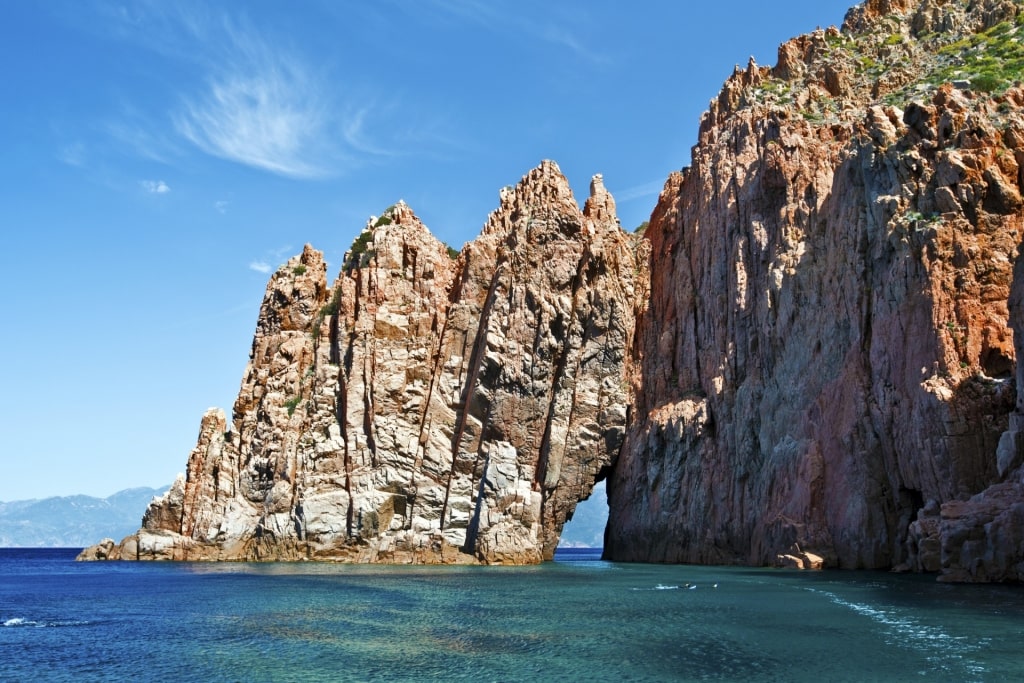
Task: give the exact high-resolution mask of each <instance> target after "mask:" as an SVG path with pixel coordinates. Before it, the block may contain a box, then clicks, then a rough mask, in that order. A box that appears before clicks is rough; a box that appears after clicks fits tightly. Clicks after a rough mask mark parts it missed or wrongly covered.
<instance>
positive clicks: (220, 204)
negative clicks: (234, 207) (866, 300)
mask: <svg viewBox="0 0 1024 683" xmlns="http://www.w3.org/2000/svg"><path fill="white" fill-rule="evenodd" d="M229 204H231V202H229V201H227V200H226V199H218V200H217V201H215V202H214V203H213V208H214V210H215V211H216V212H217V213H220V214H224V213H227V212H228V205H229Z"/></svg>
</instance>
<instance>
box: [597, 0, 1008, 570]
mask: <svg viewBox="0 0 1024 683" xmlns="http://www.w3.org/2000/svg"><path fill="white" fill-rule="evenodd" d="M939 5H941V11H939V10H938V9H937V8H938V6H939ZM1020 11H1021V8H1020V6H1019V5H1017V4H1015V3H1012V2H986V3H966V2H964V3H958V2H945V3H935V2H892V1H890V2H877V1H876V2H867V3H865V4H864V5H862V6H860V7H858V8H855V9H854V10H851V13H850V15H849V16H848V18H847V23H846V26H845V27H844V29H843V31H842V32H840V31H838V30H836V29H829V30H827V31H818V32H816V33H813V34H811V35H808V36H803V37H801V38H797V39H794V40H793V41H790V42H789V43H787V44H785V45H783V46H782V47H781V48H780V50H779V63H778V65H777V66H776V67H775V68H774V69H771V68H767V67H760V66H758V65H756V64H754V63H753V62H751V63H750V64H749V65H748V66H747V68H746V69H737V70H736V73H735V74H734V75H733V77H732V78H731V79H730V80H729V81H728V82H727V83H726V85H725V87H724V89H723V91H722V94H721V96H720V97H719V98H718V99H717V100H716V101H715V102H713V103H712V106H711V109H710V111H709V112H708V113H707V114H706V115H705V117H704V120H703V121H702V124H701V129H700V139H699V144H698V145H697V146H696V147H695V149H694V155H693V160H692V166H691V167H689V168H687V169H684V170H683V172H682V173H680V174H676V175H674V176H672V177H671V178H670V179H669V181H668V183H667V184H666V186H665V189H664V191H663V193H662V195H661V198H660V201H659V203H658V206H657V208H656V209H655V211H654V214H653V216H652V220H651V225H650V228H649V229H648V230H647V233H646V234H647V236H648V238H649V239H650V243H651V263H650V273H651V282H650V288H651V290H650V291H651V295H650V300H649V302H648V304H647V307H646V309H645V310H641V311H640V314H639V317H638V330H637V334H636V337H635V338H636V346H635V348H634V351H633V355H634V356H635V357H636V358H637V363H638V365H637V372H638V374H639V378H638V379H637V380H636V385H637V386H638V387H640V390H639V391H638V392H637V403H636V406H635V411H634V419H633V421H632V423H631V426H630V429H629V433H628V437H627V442H626V445H625V448H624V451H623V453H622V455H621V456H620V459H619V462H618V465H617V467H616V470H615V472H614V475H613V476H612V478H611V480H610V482H609V486H608V491H609V500H610V506H611V511H610V521H609V529H608V533H607V535H606V549H605V550H606V555H607V556H608V557H611V558H614V559H622V560H644V561H658V562H699V563H743V564H759V565H760V564H767V565H771V564H783V565H789V566H794V565H796V564H797V560H799V563H800V564H804V563H805V560H804V558H807V559H808V560H811V561H810V564H811V565H813V564H815V562H814V561H813V560H812V559H811V558H813V557H820V558H821V561H822V563H823V564H824V565H825V566H832V567H848V568H884V567H891V566H894V565H899V564H901V563H904V562H910V563H912V564H913V563H914V562H917V564H916V566H915V568H918V569H928V570H938V569H940V570H942V571H944V572H946V574H947V575H949V576H950V577H954V578H956V579H957V580H960V579H964V578H969V579H971V580H1002V579H1003V578H1013V574H1012V573H1006V572H1005V571H1004V569H1005V568H1006V567H1009V566H1010V565H1012V564H1013V562H1012V561H1011V560H1010V559H1007V558H1003V559H999V560H993V562H992V563H991V566H992V567H993V569H992V571H991V572H988V571H987V570H985V571H982V570H977V571H976V570H975V569H973V567H975V565H977V564H978V558H980V557H982V556H984V555H985V553H991V552H993V550H992V549H993V548H995V547H998V548H1002V550H999V551H996V554H998V553H1004V552H1005V553H1008V554H1009V555H1011V556H1013V557H1015V558H1017V559H1016V561H1017V562H1020V561H1021V560H1022V559H1024V558H1022V557H1021V545H1020V542H1019V539H1020V538H1021V537H1020V536H1016V537H1015V538H1016V539H1018V540H1017V541H1015V542H1008V539H1011V538H1014V536H1013V534H1015V533H1017V532H1018V531H1019V530H1020V528H1021V526H1020V512H1021V508H1019V507H1017V505H1019V504H1020V503H1021V501H1022V498H1021V496H1020V490H1019V486H1018V484H1016V483H1012V482H1011V480H1014V478H1015V477H1017V478H1019V474H1015V473H1014V472H1016V470H1014V471H1013V472H1011V471H1009V470H1010V469H1012V468H1013V467H1014V466H1016V465H1019V463H1020V458H1019V456H1017V455H1015V451H1014V452H1013V453H1010V452H1009V451H1008V449H1009V446H1006V447H1004V449H1003V451H1007V455H1005V456H1001V458H1000V459H999V462H997V456H996V453H997V445H998V444H999V442H1000V437H1001V434H1002V433H1003V432H1004V430H1006V429H1007V426H1008V414H1009V413H1010V411H1011V410H1012V409H1013V403H1014V398H1015V391H1014V382H1013V379H1012V377H1011V375H1012V371H1013V368H1014V365H1015V359H1016V352H1015V350H1014V346H1013V334H1012V331H1011V329H1010V327H1009V324H1008V322H1009V321H1008V316H1009V310H1008V305H1007V300H1008V297H1009V294H1010V288H1011V282H1012V281H1013V280H1014V278H1013V263H1014V261H1015V260H1016V258H1017V254H1018V245H1019V243H1020V240H1021V235H1022V228H1024V224H1022V211H1021V207H1022V202H1021V195H1020V192H1021V171H1020V164H1021V163H1022V162H1024V148H1022V146H1021V142H1022V136H1021V134H1020V131H1022V130H1024V128H1022V126H1024V118H1022V116H1021V111H1022V105H1024V93H1022V92H1021V91H1020V90H1019V89H1014V88H1010V89H1009V90H1007V91H1006V92H1005V93H1003V92H1002V90H1003V89H1004V87H1005V84H1003V85H999V86H995V85H993V84H992V83H991V82H989V81H986V82H985V83H984V85H985V86H986V88H988V86H992V90H993V91H992V92H988V91H985V90H982V89H981V87H980V86H979V87H972V86H971V83H970V82H969V81H968V82H967V83H964V84H958V85H957V86H956V87H954V85H953V84H951V83H950V82H949V81H948V79H947V78H946V75H945V73H946V72H945V71H944V70H945V69H946V68H947V66H948V65H949V64H952V63H953V61H954V60H956V59H962V60H966V61H967V62H969V61H970V60H969V58H968V57H969V55H970V54H971V53H970V52H969V50H970V48H967V47H959V44H957V43H956V41H957V40H961V39H963V40H964V41H965V42H964V43H963V45H965V46H967V45H972V44H976V43H980V42H985V43H986V44H992V43H994V42H998V41H1000V40H1003V38H1001V37H1000V36H1003V35H1005V36H1015V35H1017V32H1019V31H1020V29H1019V28H1017V27H1016V24H1015V23H1014V22H1015V17H1016V16H1017V14H1018V13H1019V12H1020ZM1004 21H1005V22H1009V23H1005V24H1001V23H1000V22H1004ZM947 23H948V24H949V26H948V27H946V24H947ZM944 27H945V28H944ZM938 30H948V31H953V32H954V33H950V34H948V35H942V34H939V35H936V34H934V32H935V31H938ZM957 31H959V32H962V33H963V34H964V36H961V35H957V34H956V33H955V32H957ZM965 36H966V37H965ZM1013 40H1019V36H1018V37H1017V38H1013ZM972 41H973V42H972ZM947 48H948V49H947ZM1011 49H1015V48H1012V46H1011ZM964 55H967V57H965V56H964ZM943 59H944V60H946V61H942V60H943ZM968 67H969V64H968V65H967V66H965V67H964V69H963V73H965V74H970V68H968ZM963 78H968V76H963ZM978 83H979V84H981V83H982V81H981V80H980V79H979V80H978ZM1016 433H1017V432H1012V434H1016ZM1016 438H1017V437H1016V436H1013V437H1004V441H1007V440H1010V441H1011V442H1012V443H1013V444H1016V440H1015V439H1016ZM1002 461H1005V462H1006V463H1007V464H1006V465H1005V466H1001V465H1000V462H1002ZM989 487H994V488H989ZM983 491H985V492H986V493H982V492H983ZM979 494H980V495H981V499H974V498H972V496H977V495H979ZM976 500H977V501H978V502H975V501H976ZM926 510H927V511H932V512H938V511H939V510H941V515H942V522H941V524H940V525H938V526H939V527H941V529H942V530H941V531H940V532H938V533H939V534H940V536H941V539H934V542H933V543H932V545H933V546H934V545H935V544H936V543H937V544H938V546H939V547H941V551H940V556H941V557H940V558H938V561H937V562H936V561H934V560H933V559H928V560H927V561H917V560H915V558H916V557H923V556H927V555H928V553H927V552H925V553H923V554H922V553H921V552H918V551H916V550H913V548H912V546H914V545H915V544H918V545H920V543H919V540H920V539H919V537H920V536H921V533H922V532H921V531H920V529H919V527H915V526H914V525H913V524H912V523H913V522H915V520H916V519H918V516H919V513H920V514H922V515H924V514H925V511H926ZM990 520H996V521H997V522H998V524H991V523H990ZM925 545H928V544H927V543H926V544H925ZM794 549H799V554H798V553H796V552H795V551H794ZM1015 571H1017V570H1015Z"/></svg>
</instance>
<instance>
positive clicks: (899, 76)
mask: <svg viewBox="0 0 1024 683" xmlns="http://www.w3.org/2000/svg"><path fill="white" fill-rule="evenodd" d="M1022 79H1024V7H1022V5H1021V3H1019V2H1013V1H1011V0H983V1H981V2H976V1H970V2H968V1H967V0H913V1H912V0H869V1H868V2H865V3H864V4H862V5H859V6H857V7H855V8H854V9H852V10H851V11H850V12H849V14H848V15H847V18H846V21H845V23H844V26H843V29H842V30H841V31H840V30H838V29H834V28H832V29H828V30H819V31H816V32H815V33H812V34H810V35H807V36H801V37H799V38H795V39H793V40H791V41H789V42H788V43H786V44H784V45H782V46H781V47H780V48H779V54H778V63H777V64H776V66H775V67H771V68H769V67H761V66H758V65H757V64H755V63H753V61H751V62H750V64H748V66H747V67H746V68H745V69H739V68H737V69H736V71H735V73H734V74H733V76H732V77H731V78H730V79H729V80H728V81H727V82H726V84H725V86H724V87H723V89H722V92H721V94H720V95H719V97H718V98H717V99H716V100H715V101H713V102H712V103H711V106H710V108H709V111H708V112H707V114H706V115H705V116H704V118H703V120H702V122H701V127H700V135H699V143H698V145H697V146H696V147H695V148H694V150H693V159H692V165H691V166H690V167H688V168H685V169H683V171H682V172H680V173H676V174H673V175H672V176H671V177H670V178H669V180H668V182H667V183H666V185H665V189H664V191H663V192H662V194H661V197H660V199H659V202H658V205H657V207H656V208H655V210H654V213H653V215H652V217H651V221H650V226H649V228H648V229H647V231H646V234H645V239H643V240H642V241H639V242H636V241H635V240H634V239H633V238H631V237H628V236H626V235H625V234H623V233H622V232H621V230H619V228H618V224H617V220H616V218H615V206H614V202H613V200H612V198H611V197H610V195H608V193H607V192H605V190H604V188H603V185H602V183H601V180H600V177H595V180H594V183H593V185H592V188H591V197H590V199H589V200H588V201H587V203H586V205H585V207H584V208H583V209H582V210H580V209H579V208H578V206H577V205H576V202H575V200H574V199H573V198H572V195H571V193H570V191H569V188H568V185H567V184H566V182H565V179H564V178H563V177H562V176H561V174H560V172H559V171H558V169H557V167H556V166H555V165H554V164H552V163H550V162H545V163H544V164H542V165H541V166H540V167H539V168H538V169H536V170H534V171H532V172H531V173H529V174H528V175H527V176H526V177H524V179H523V181H522V182H521V183H520V184H519V185H518V186H516V187H515V188H506V189H505V190H503V191H502V193H501V205H500V207H499V208H498V210H497V211H495V212H494V213H493V214H492V215H491V217H490V218H489V220H488V221H487V224H486V225H485V227H484V230H483V232H482V234H481V235H480V236H479V237H478V238H477V239H476V240H475V241H473V242H471V243H469V244H468V245H467V246H466V247H465V248H464V249H463V251H462V253H461V254H458V255H457V256H456V255H454V254H451V255H450V254H449V253H448V251H449V250H448V249H447V248H446V247H445V246H444V245H443V244H441V243H439V242H438V241H437V240H436V239H434V238H433V237H432V236H431V235H430V233H429V232H428V231H427V230H426V228H425V227H424V226H423V225H422V224H421V223H420V222H419V220H418V219H417V218H416V217H415V215H413V213H412V211H411V210H410V209H409V208H408V207H407V206H405V205H404V204H399V205H397V206H395V207H392V208H391V209H389V210H388V211H387V212H386V213H385V215H384V216H382V217H381V218H380V219H377V220H374V221H372V222H371V224H369V225H368V226H367V228H366V230H365V231H364V232H363V234H362V235H361V236H360V237H359V239H357V240H356V243H355V244H354V245H353V249H352V251H351V252H350V254H349V255H348V256H347V257H346V262H345V264H344V266H343V268H342V272H341V274H340V275H339V277H338V279H337V281H336V282H335V283H334V285H333V286H331V287H328V285H327V281H326V268H325V265H324V263H323V260H322V258H321V256H320V254H319V253H318V252H316V251H314V250H313V249H311V248H308V247H307V248H306V250H305V251H304V252H303V254H302V255H301V256H300V257H296V258H295V259H293V260H292V261H290V262H289V263H288V264H286V265H285V266H284V267H282V269H281V270H279V271H278V272H277V273H276V274H275V275H274V276H273V278H272V279H271V282H270V285H269V286H268V289H267V296H266V299H265V300H264V304H263V308H262V310H261V313H260V318H259V323H258V325H257V332H256V338H255V340H254V343H253V351H252V356H251V360H250V364H249V368H248V370H247V372H246V377H245V379H244V381H243V383H242V389H241V391H240V393H239V397H238V400H237V402H236V404H235V407H234V417H233V420H232V426H230V427H229V426H228V422H227V420H226V418H225V416H224V415H223V413H220V412H218V411H211V412H209V413H208V414H207V415H206V416H205V417H204V418H203V422H202V426H201V431H200V438H199V443H198V444H197V446H196V449H195V450H194V451H193V453H192V455H191V457H190V459H189V464H188V471H187V474H186V476H185V477H183V478H181V479H179V481H178V482H176V483H175V485H174V487H172V489H171V491H169V492H168V494H167V495H166V496H164V497H163V498H161V499H159V500H157V501H155V502H154V503H153V504H152V505H151V506H150V508H149V510H148V511H147V513H146V516H145V519H144V523H143V529H142V530H140V532H139V533H138V534H136V535H134V536H131V537H129V538H127V539H125V541H124V542H122V544H121V545H120V547H116V546H115V544H114V543H113V542H112V541H110V542H108V543H106V544H105V545H104V546H103V547H102V548H101V549H99V550H98V551H93V552H92V553H91V554H92V555H93V556H96V555H103V556H107V557H117V556H120V557H124V558H172V559H277V558H280V559H298V558H314V559H316V558H323V559H337V560H349V561H360V562H411V561H417V562H462V561H466V562H493V563H497V562H509V563H526V562H538V561H541V560H543V559H548V558H550V557H551V556H552V554H553V552H554V548H555V546H556V545H557V542H558V537H559V532H560V530H561V528H562V525H563V524H564V522H565V521H566V520H567V519H568V518H570V517H571V515H572V511H573V509H574V507H575V505H576V503H577V502H578V501H579V500H581V499H583V498H585V497H587V496H588V495H589V493H590V491H591V488H592V486H593V484H594V483H595V481H596V480H598V479H601V478H604V477H605V476H608V477H609V483H608V494H609V506H610V511H609V512H610V515H609V524H608V528H607V531H606V538H605V553H606V556H607V557H609V558H612V559H617V560H635V561H656V562H696V563H743V564H755V565H762V564H781V565H784V566H794V567H820V566H835V567H846V568H886V567H896V568H901V569H905V570H914V571H929V572H942V576H943V578H945V579H947V580H953V581H1002V580H1015V581H1022V580H1024V543H1022V539H1024V393H1022V390H1024V375H1022V374H1021V372H1022V371H1021V369H1020V366H1019V364H1018V363H1017V359H1018V357H1019V354H1020V353H1021V344H1022V339H1024V336H1022V335H1024V329H1022V328H1024V266H1022V265H1021V264H1020V260H1019V259H1018V254H1019V251H1020V244H1021V239H1022V236H1024V200H1022V197H1021V191H1022V187H1024V170H1022V169H1024V89H1022V88H1021V87H1020V86H1019V85H1015V84H1014V83H1015V82H1017V81H1020V80H1022ZM1015 331H1016V333H1017V334H1014V332H1015ZM1015 374H1016V375H1017V376H1016V377H1015V376H1014V375H1015ZM86 555H90V553H89V552H87V553H86Z"/></svg>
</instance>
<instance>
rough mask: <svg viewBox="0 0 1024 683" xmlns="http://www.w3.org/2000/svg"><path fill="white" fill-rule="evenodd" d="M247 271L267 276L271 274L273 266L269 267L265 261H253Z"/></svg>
mask: <svg viewBox="0 0 1024 683" xmlns="http://www.w3.org/2000/svg"><path fill="white" fill-rule="evenodd" d="M249 270H255V271H256V272H257V273H263V274H264V275H267V274H269V273H271V272H273V270H274V266H272V265H270V264H269V263H267V262H266V261H253V262H251V263H250V264H249Z"/></svg>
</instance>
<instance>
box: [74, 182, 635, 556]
mask: <svg viewBox="0 0 1024 683" xmlns="http://www.w3.org/2000/svg"><path fill="white" fill-rule="evenodd" d="M635 270H636V263H635V259H634V257H633V248H632V245H631V240H630V238H629V237H628V236H627V235H625V233H623V232H622V231H621V229H620V228H619V226H618V221H617V219H616V217H615V203H614V200H613V199H612V197H611V195H609V194H608V193H607V191H606V190H605V189H604V186H603V183H602V182H601V179H600V177H599V176H598V177H595V180H594V183H593V185H592V192H591V197H590V198H589V199H588V201H587V203H586V205H585V207H584V208H583V210H580V208H579V206H578V205H577V204H576V201H575V199H573V196H572V192H571V191H570V189H569V185H568V183H567V182H566V180H565V178H564V177H563V176H562V174H561V172H560V171H559V169H558V167H557V166H556V165H555V164H554V163H553V162H544V163H543V164H541V166H540V167H538V168H537V169H535V170H533V171H531V172H530V173H529V174H527V175H526V176H525V177H524V178H523V180H522V182H520V183H519V184H518V185H517V186H516V187H515V188H506V189H505V190H503V191H502V193H501V205H500V207H499V208H498V209H497V210H496V211H495V212H494V213H493V214H492V215H491V216H490V218H489V219H488V221H487V224H486V226H485V227H484V230H483V233H482V234H481V235H480V237H479V238H478V239H477V240H475V241H473V242H470V243H469V244H467V245H466V247H465V248H464V249H463V250H462V253H461V254H459V255H458V256H457V258H453V256H452V255H450V254H449V250H448V248H447V247H446V246H445V245H444V244H442V243H441V242H439V241H438V240H437V239H435V238H434V237H433V236H432V235H431V234H430V233H429V232H428V231H427V229H426V227H424V226H423V224H422V223H421V222H420V221H419V219H418V218H416V216H415V215H414V214H413V212H412V210H411V209H409V207H408V206H406V205H404V204H402V203H399V204H398V205H396V206H394V207H391V208H390V209H388V211H387V212H385V214H384V215H383V216H382V217H381V218H380V219H371V222H370V223H369V224H368V225H367V227H366V229H365V230H364V232H363V234H362V235H361V236H360V237H359V239H357V241H356V243H355V244H354V245H353V250H352V251H351V252H350V253H349V254H348V255H347V256H346V259H345V264H344V265H343V267H342V272H341V274H340V275H339V277H338V280H337V281H336V283H335V284H334V286H333V287H332V288H328V287H327V284H326V278H325V272H326V271H325V265H324V262H323V259H322V257H321V255H320V253H319V252H317V251H315V250H313V249H312V248H310V247H308V246H307V247H306V249H305V250H304V251H303V253H302V255H301V256H300V257H296V258H294V259H292V260H291V261H289V262H288V263H287V264H285V265H284V266H283V267H282V268H281V269H280V270H278V271H277V273H275V274H274V276H273V277H272V278H271V281H270V284H269V285H268V287H267V294H266V297H265V299H264V303H263V307H262V309H261V311H260V317H259V321H258V323H257V329H256V337H255V340H254V342H253V349H252V354H251V358H250V362H249V367H248V368H247V370H246V373H245V378H244V380H243V382H242V387H241V390H240V392H239V396H238V400H237V401H236V403H235V408H234V419H233V425H232V426H229V425H228V424H227V421H226V419H225V416H224V414H223V413H222V412H220V411H215V410H211V411H210V412H208V413H207V414H206V415H205V416H204V418H203V421H202V424H201V427H200V435H199V440H198V444H197V446H196V448H195V450H194V451H193V452H192V455H191V456H190V458H189V463H188V470H187V474H186V476H185V477H183V478H180V479H179V480H178V481H177V482H175V484H174V486H173V487H172V488H171V490H170V491H169V492H168V493H167V495H166V496H164V497H163V498H161V499H159V500H156V501H154V503H153V504H152V505H150V508H149V510H148V511H147V512H146V516H145V519H144V523H143V528H142V529H141V530H140V531H139V532H138V534H136V535H135V536H133V537H130V538H129V539H126V541H125V542H123V543H122V545H121V549H120V554H121V557H122V558H126V559H127V558H138V559H190V560H194V559H204V560H205V559H260V560H263V559H300V558H311V559H331V560H342V561H357V562H484V563H517V564H519V563H534V562H540V561H542V560H544V559H550V558H551V557H552V555H553V553H554V549H555V547H556V546H557V544H558V538H559V533H560V531H561V528H562V525H563V524H564V523H565V521H566V519H567V518H568V517H570V516H571V515H572V512H573V510H574V508H575V506H576V503H577V502H578V501H579V500H581V499H584V498H586V497H587V496H589V494H590V490H591V488H592V487H593V485H594V483H595V482H596V481H597V479H598V478H599V477H602V476H604V475H605V474H606V472H607V471H608V469H609V468H610V467H611V465H612V463H613V461H614V458H615V456H616V455H617V454H618V451H619V448H620V445H621V442H622V439H623V436H624V433H625V426H626V416H627V412H628V405H629V402H630V390H629V385H628V383H627V381H626V355H625V349H626V348H627V346H628V344H629V342H630V336H631V334H632V330H633V327H634V324H633V306H634V303H633V300H634V284H633V279H634V272H635ZM116 552H117V551H116V550H115V551H113V553H116ZM94 554H96V553H94ZM102 554H104V555H105V556H110V555H111V554H112V552H111V551H110V550H109V549H106V550H104V551H102Z"/></svg>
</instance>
